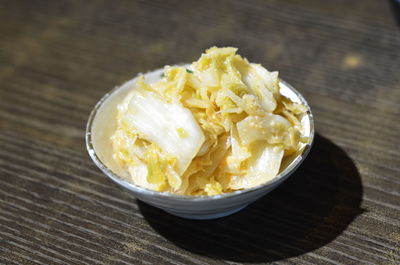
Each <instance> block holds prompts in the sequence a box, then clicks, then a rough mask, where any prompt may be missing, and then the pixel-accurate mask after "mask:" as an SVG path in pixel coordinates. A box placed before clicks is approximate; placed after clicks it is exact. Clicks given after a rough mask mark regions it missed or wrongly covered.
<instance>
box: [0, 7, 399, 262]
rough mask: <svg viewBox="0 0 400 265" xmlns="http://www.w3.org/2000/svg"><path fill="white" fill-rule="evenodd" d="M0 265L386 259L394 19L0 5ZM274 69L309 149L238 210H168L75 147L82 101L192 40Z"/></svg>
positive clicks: (360, 13) (395, 120)
mask: <svg viewBox="0 0 400 265" xmlns="http://www.w3.org/2000/svg"><path fill="white" fill-rule="evenodd" d="M0 21H1V24H0V182H1V184H0V263H1V264H98V263H99V264H140V263H151V264H220V263H222V264H223V263H229V264H233V263H269V262H274V263H278V264H287V263H290V264H337V263H341V264H399V263H400V251H399V247H400V194H399V193H400V178H399V177H400V154H399V146H400V116H399V115H400V104H399V103H400V71H399V70H400V29H399V27H398V25H397V24H396V20H395V16H394V15H393V12H392V7H391V5H390V2H389V1H372V0H368V1H364V0H363V1H361V0H360V1H346V0H339V1H334V0H332V1H318V0H310V1H300V0H288V1H276V0H275V1H274V0H271V1H261V0H260V1H258V0H250V1H161V0H159V1H158V0H157V1H155V0H153V1H22V0H21V1H5V0H3V1H1V2H0ZM213 45H218V46H227V45H230V46H236V47H239V53H240V54H242V55H243V56H245V57H247V58H248V59H249V60H250V61H254V62H259V63H262V64H263V65H265V66H266V67H267V68H268V69H270V70H279V71H280V76H281V77H282V78H283V79H285V80H287V81H289V83H291V84H292V85H294V86H295V87H296V88H297V89H298V90H299V91H301V92H302V93H303V94H304V96H305V97H306V98H307V99H308V101H309V103H310V105H311V107H312V110H313V112H314V115H315V122H316V130H317V136H316V139H315V145H314V147H313V149H312V151H311V153H310V156H309V157H308V158H307V160H306V162H305V163H304V164H303V165H302V166H301V168H300V169H299V170H298V172H297V173H295V174H294V175H293V176H292V177H291V178H290V179H289V180H288V181H286V182H285V183H284V184H283V185H282V186H281V187H279V188H278V189H277V190H276V191H274V192H272V193H271V194H269V195H267V196H266V197H264V198H263V199H261V200H260V201H258V202H257V203H255V204H253V205H251V206H249V207H248V208H246V209H245V210H243V211H241V212H239V213H238V214H235V215H232V216H230V217H227V218H222V219H217V220H212V221H190V220H185V219H180V218H177V217H174V216H171V215H169V214H166V213H164V212H163V211H161V210H158V209H155V208H153V207H150V206H148V205H146V204H144V203H141V202H138V201H137V200H136V199H135V198H134V197H132V196H131V194H130V193H129V192H127V191H125V190H122V189H121V188H120V187H119V186H117V185H116V184H114V183H113V182H111V181H110V180H109V179H108V178H107V177H105V176H104V175H103V174H102V173H101V172H100V171H99V170H98V169H97V168H96V167H95V165H94V164H93V163H92V161H91V160H90V159H89V156H88V155H87V153H86V149H85V143H84V133H85V125H86V121H87V118H88V116H89V113H90V111H91V109H92V108H93V106H94V104H95V103H96V102H97V101H98V100H99V99H100V97H102V95H104V94H105V93H106V92H107V91H109V90H110V89H111V88H112V87H114V86H116V85H119V84H121V83H123V82H124V81H126V80H128V79H130V78H132V77H133V76H135V75H136V74H137V73H138V72H141V71H147V70H151V69H156V68H159V67H161V66H163V65H165V64H175V63H180V62H191V61H194V60H196V59H197V58H198V56H199V55H200V53H201V52H202V51H204V50H205V49H206V48H208V47H210V46H213Z"/></svg>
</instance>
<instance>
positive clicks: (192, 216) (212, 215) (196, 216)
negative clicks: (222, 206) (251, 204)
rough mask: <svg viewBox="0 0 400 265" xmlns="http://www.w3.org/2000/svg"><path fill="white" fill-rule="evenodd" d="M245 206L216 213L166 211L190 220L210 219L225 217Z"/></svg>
mask: <svg viewBox="0 0 400 265" xmlns="http://www.w3.org/2000/svg"><path fill="white" fill-rule="evenodd" d="M246 206H247V204H246V205H243V206H240V207H237V208H233V209H230V210H228V211H224V212H217V213H204V214H190V213H180V212H173V211H166V212H167V213H170V214H172V215H175V216H179V217H182V218H185V219H192V220H210V219H216V218H221V217H225V216H228V215H231V214H234V213H237V212H239V211H240V210H242V209H243V208H245V207H246Z"/></svg>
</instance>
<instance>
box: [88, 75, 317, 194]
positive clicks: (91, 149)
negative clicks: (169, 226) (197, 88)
mask: <svg viewBox="0 0 400 265" xmlns="http://www.w3.org/2000/svg"><path fill="white" fill-rule="evenodd" d="M162 69H163V68H159V69H156V70H153V71H149V72H147V73H145V74H143V75H146V74H151V73H154V72H157V71H160V70H162ZM140 75H142V73H139V74H137V75H136V76H135V77H134V78H132V79H130V80H128V81H127V82H124V83H123V84H122V85H120V86H116V87H114V88H113V89H112V90H110V91H109V92H108V93H106V94H105V95H104V96H103V97H102V98H101V99H100V100H99V101H98V102H97V103H96V105H95V106H94V108H93V110H92V111H91V113H90V115H89V119H88V122H87V124H86V133H85V142H86V149H87V151H88V153H89V156H90V158H91V159H92V160H93V162H94V164H95V165H96V166H97V167H98V168H99V169H100V170H101V171H102V172H103V173H104V174H105V175H106V176H107V177H109V178H110V179H111V180H113V181H114V182H116V183H118V184H119V185H121V186H123V187H125V188H126V189H128V190H130V191H133V192H136V193H139V194H141V195H147V196H152V197H158V198H160V199H165V198H168V199H175V200H179V201H189V202H196V201H201V202H205V201H214V200H219V199H223V198H231V197H236V196H238V195H242V194H247V193H251V192H254V191H257V190H262V189H263V188H266V187H267V186H271V185H273V184H278V183H280V182H281V181H284V180H285V179H286V178H288V177H289V176H290V175H291V174H292V173H293V172H294V171H295V170H296V169H297V167H298V166H300V164H301V163H302V162H303V161H304V160H305V158H306V157H307V155H308V153H309V152H310V149H311V147H312V144H313V142H314V135H315V130H314V117H313V114H312V112H311V108H310V106H309V104H308V103H307V101H306V100H305V98H304V97H303V96H302V95H301V94H300V93H299V92H298V91H297V90H296V89H295V88H294V87H293V86H292V85H290V84H289V83H287V82H286V81H284V80H282V79H279V84H283V85H284V86H286V87H288V88H289V89H290V90H291V91H292V92H293V93H295V94H296V96H297V97H298V98H299V99H300V101H301V103H302V104H303V105H305V106H306V107H307V112H306V115H307V116H308V118H309V121H310V136H309V142H308V143H307V144H305V146H304V148H303V151H302V153H301V154H299V155H298V156H297V157H296V158H295V159H294V160H293V161H292V162H291V163H290V164H289V166H287V167H286V168H285V169H284V170H283V171H282V172H280V173H279V174H278V175H277V176H276V177H274V178H273V179H271V180H269V181H267V182H265V183H262V184H259V185H257V186H254V187H252V188H248V189H244V190H237V191H233V192H229V193H223V194H218V195H179V194H174V193H171V192H160V191H154V190H150V189H147V188H144V187H141V186H138V185H135V184H133V183H130V182H128V181H126V180H124V179H122V178H121V177H119V176H118V175H117V174H116V173H114V172H113V171H112V170H111V169H110V168H108V167H107V166H106V165H105V164H104V163H103V162H102V161H101V160H100V158H99V157H98V156H97V154H96V152H95V149H94V145H93V140H92V127H93V122H94V120H95V117H96V114H97V112H98V110H99V109H100V108H101V106H102V105H103V103H104V102H105V101H106V100H107V99H108V98H109V97H110V96H112V95H113V94H114V93H116V92H117V91H118V90H119V89H120V88H122V87H124V85H125V84H126V83H128V82H131V81H133V80H134V79H136V78H137V77H139V76H140Z"/></svg>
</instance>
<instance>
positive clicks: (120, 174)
mask: <svg viewBox="0 0 400 265" xmlns="http://www.w3.org/2000/svg"><path fill="white" fill-rule="evenodd" d="M162 73H163V69H158V70H155V71H152V72H149V73H147V74H145V79H146V81H147V82H150V83H151V82H155V81H157V80H159V79H160V78H161V75H162ZM135 82H136V78H134V79H132V80H130V81H128V82H126V83H125V84H123V85H122V86H120V87H116V88H114V89H113V90H111V91H110V92H109V93H107V94H106V95H105V96H104V97H103V98H102V99H101V100H100V101H99V102H98V103H97V104H96V106H95V107H94V109H93V111H92V113H91V114H90V117H89V121H88V123H87V128H86V147H87V150H88V152H89V155H90V157H91V158H92V160H93V161H94V163H95V164H96V165H97V166H98V167H99V168H100V170H101V171H103V172H104V174H106V175H107V176H108V177H109V178H111V179H112V180H113V181H115V182H117V183H118V184H120V185H121V186H123V187H124V188H126V189H128V190H129V191H131V192H132V193H133V195H134V196H135V197H136V198H137V199H139V200H141V201H143V202H146V203H148V204H150V205H153V206H155V207H158V208H160V209H163V210H165V211H167V212H168V213H171V214H173V215H177V216H180V217H184V218H189V219H213V218H218V217H223V216H226V215H230V214H232V213H235V212H237V211H239V210H241V209H243V208H244V207H246V206H247V205H248V204H250V203H252V202H254V201H256V200H258V199H259V198H261V197H263V196H264V195H265V194H267V193H269V192H270V191H272V190H273V189H275V188H276V187H277V186H278V185H280V184H281V183H282V182H283V181H285V180H286V179H287V178H288V177H289V176H290V175H291V174H292V173H293V172H294V171H295V170H296V168H297V167H298V166H299V165H300V164H301V162H302V161H303V160H304V159H305V157H306V156H307V154H308V152H309V151H310V148H311V144H312V141H313V138H314V122H313V116H312V113H311V111H310V108H309V106H308V104H307V102H306V100H305V99H304V98H303V97H302V96H301V94H300V93H299V92H297V91H296V90H295V89H294V88H293V87H292V86H290V85H289V84H288V83H286V82H284V81H282V80H281V81H280V87H281V94H283V95H284V96H286V97H288V98H290V99H291V100H292V101H294V102H297V103H302V104H303V105H305V106H307V108H308V112H307V113H306V114H305V115H303V117H302V118H301V123H302V127H303V134H304V136H308V137H309V139H310V141H309V143H307V144H303V146H302V148H301V151H300V152H299V153H298V154H295V155H293V156H292V157H289V158H287V159H285V160H284V161H283V162H282V166H281V170H280V173H279V174H278V175H277V176H276V177H275V178H274V179H272V180H270V181H268V182H266V183H264V184H261V185H259V186H256V187H253V188H250V189H246V190H240V191H235V192H232V193H226V194H222V195H215V196H183V195H175V194H171V193H168V192H157V191H153V190H149V189H146V188H142V187H140V186H137V185H135V184H133V183H131V182H129V181H128V179H129V175H128V174H127V172H126V171H125V170H124V169H122V168H121V167H119V166H118V165H117V163H115V161H114V160H113V159H112V145H111V141H110V136H111V135H112V134H113V132H114V131H115V128H116V119H115V117H116V113H117V108H116V106H117V105H118V104H119V103H120V102H121V101H122V99H123V98H124V97H125V96H126V95H127V93H129V91H131V90H132V89H134V88H135Z"/></svg>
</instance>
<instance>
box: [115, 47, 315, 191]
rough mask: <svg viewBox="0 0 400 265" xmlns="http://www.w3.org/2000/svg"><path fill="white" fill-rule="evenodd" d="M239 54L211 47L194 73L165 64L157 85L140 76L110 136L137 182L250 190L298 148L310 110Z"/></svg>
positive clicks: (159, 186)
mask: <svg viewBox="0 0 400 265" xmlns="http://www.w3.org/2000/svg"><path fill="white" fill-rule="evenodd" d="M236 51H237V49H236V48H232V47H226V48H217V47H212V48H210V49H208V50H206V52H205V53H204V54H202V55H201V57H200V58H199V60H197V61H196V62H194V63H192V64H191V65H190V66H189V67H188V68H185V67H180V66H165V68H164V74H163V76H162V78H160V81H158V82H155V83H152V84H147V83H146V82H145V80H144V77H143V76H141V77H139V78H138V81H137V83H136V87H135V89H134V90H133V91H131V92H130V93H129V95H128V96H126V98H125V99H124V100H123V101H122V102H121V103H120V104H119V106H118V115H117V117H116V119H117V129H116V131H115V133H114V134H113V136H112V137H111V141H112V144H113V157H114V159H115V160H116V161H117V162H118V163H119V164H120V165H121V166H122V167H124V168H126V169H127V171H128V172H129V174H130V177H131V181H132V182H133V183H134V184H136V185H139V186H142V187H145V188H148V189H152V190H156V191H167V192H171V193H176V194H184V195H216V194H221V193H227V192H232V191H234V190H240V189H247V188H251V187H254V186H257V185H260V184H262V183H265V182H266V181H269V180H271V179H273V178H274V177H276V175H277V174H278V173H279V170H280V166H281V162H282V160H283V159H285V157H286V156H289V155H291V154H293V153H294V152H296V151H297V150H299V148H300V144H301V139H302V135H301V131H302V130H301V129H302V128H301V123H300V121H299V120H300V117H301V115H302V114H303V113H304V112H306V111H307V109H306V107H305V106H303V105H301V104H297V103H293V102H292V101H291V100H290V99H288V98H285V97H284V96H282V95H281V94H280V89H279V79H278V73H277V72H269V71H268V70H266V69H265V68H264V67H262V66H261V65H259V64H251V63H249V62H248V61H247V60H246V59H245V58H242V57H241V56H240V55H238V54H236Z"/></svg>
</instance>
